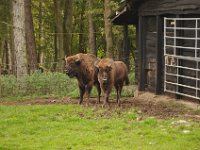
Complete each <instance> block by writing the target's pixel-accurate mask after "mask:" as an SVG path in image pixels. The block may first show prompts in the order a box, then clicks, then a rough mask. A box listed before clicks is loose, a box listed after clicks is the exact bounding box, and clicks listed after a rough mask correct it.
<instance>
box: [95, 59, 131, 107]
mask: <svg viewBox="0 0 200 150" xmlns="http://www.w3.org/2000/svg"><path fill="white" fill-rule="evenodd" d="M96 67H97V68H98V72H99V73H98V80H99V82H100V86H101V89H102V90H103V91H104V93H105V96H106V97H105V100H104V104H103V106H105V105H106V104H108V99H109V95H110V92H111V90H112V88H113V86H114V87H115V89H116V91H117V103H118V105H120V100H119V99H120V96H121V91H122V87H123V84H124V82H125V83H126V84H129V79H128V70H127V67H126V65H125V64H124V63H123V62H122V61H113V60H112V59H109V58H104V59H101V60H100V61H99V62H98V63H96Z"/></svg>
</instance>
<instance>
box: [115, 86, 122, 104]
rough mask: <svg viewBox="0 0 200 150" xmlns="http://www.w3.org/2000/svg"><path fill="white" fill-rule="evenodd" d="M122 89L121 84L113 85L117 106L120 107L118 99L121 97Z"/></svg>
mask: <svg viewBox="0 0 200 150" xmlns="http://www.w3.org/2000/svg"><path fill="white" fill-rule="evenodd" d="M122 87H123V84H118V85H115V89H116V91H117V104H118V106H120V97H121V92H122Z"/></svg>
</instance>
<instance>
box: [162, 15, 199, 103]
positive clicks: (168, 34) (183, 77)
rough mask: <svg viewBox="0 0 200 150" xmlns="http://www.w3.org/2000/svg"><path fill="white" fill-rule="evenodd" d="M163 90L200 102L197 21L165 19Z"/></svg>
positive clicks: (194, 19)
mask: <svg viewBox="0 0 200 150" xmlns="http://www.w3.org/2000/svg"><path fill="white" fill-rule="evenodd" d="M164 56H165V69H164V91H165V92H169V93H173V94H177V95H181V96H186V97H190V98H195V99H198V100H200V18H164Z"/></svg>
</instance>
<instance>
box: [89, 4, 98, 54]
mask: <svg viewBox="0 0 200 150" xmlns="http://www.w3.org/2000/svg"><path fill="white" fill-rule="evenodd" d="M88 5H89V13H88V19H89V48H90V53H91V54H93V55H95V56H96V55H97V51H96V33H95V25H94V21H93V16H92V0H89V1H88Z"/></svg>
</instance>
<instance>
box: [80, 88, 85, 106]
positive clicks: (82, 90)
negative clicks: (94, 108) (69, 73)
mask: <svg viewBox="0 0 200 150" xmlns="http://www.w3.org/2000/svg"><path fill="white" fill-rule="evenodd" d="M79 91H80V100H79V104H80V105H81V104H82V102H83V95H84V94H85V87H84V86H81V85H79Z"/></svg>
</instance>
